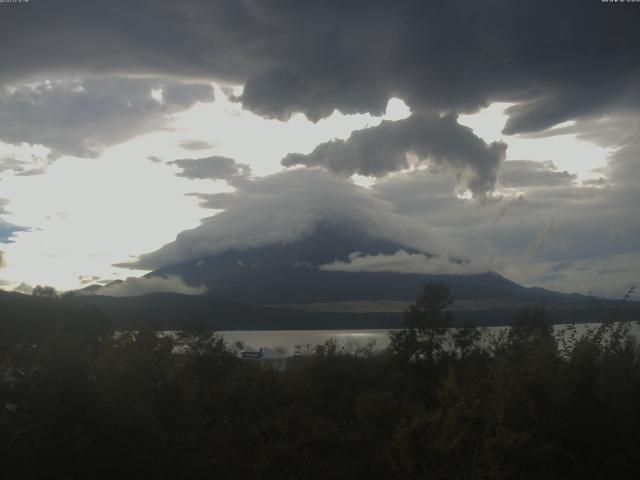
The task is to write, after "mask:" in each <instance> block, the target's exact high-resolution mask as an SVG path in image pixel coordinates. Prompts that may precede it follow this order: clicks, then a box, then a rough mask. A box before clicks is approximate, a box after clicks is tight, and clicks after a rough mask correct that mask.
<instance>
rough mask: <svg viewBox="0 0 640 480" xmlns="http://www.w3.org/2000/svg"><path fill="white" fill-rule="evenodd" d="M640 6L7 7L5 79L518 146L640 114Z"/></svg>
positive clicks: (3, 20) (189, 1) (224, 2)
mask: <svg viewBox="0 0 640 480" xmlns="http://www.w3.org/2000/svg"><path fill="white" fill-rule="evenodd" d="M639 19H640V10H639V9H637V8H635V5H626V6H620V5H606V4H602V3H601V2H599V1H596V0H591V1H584V0H565V1H562V2H557V1H555V0H554V1H551V0H541V1H537V2H513V1H511V0H491V1H489V2H477V1H476V0H463V1H456V2H442V1H424V0H405V1H402V0H400V1H397V2H389V1H386V0H366V1H365V0H360V1H353V2H342V1H338V0H334V1H327V0H322V1H321V0H310V1H306V2H296V1H281V0H221V1H204V0H182V1H180V2H175V1H169V0H156V1H151V0H131V1H129V2H127V4H126V6H124V5H122V4H120V3H119V2H103V1H87V0H82V1H81V0H60V1H57V2H42V1H41V2H37V1H33V2H30V4H29V5H26V6H24V7H21V8H3V10H2V16H1V17H0V26H1V31H2V37H1V40H2V44H3V45H10V46H11V47H10V48H3V49H2V51H1V52H0V64H2V65H3V69H2V74H0V79H3V80H4V81H5V82H15V81H17V80H21V79H25V78H33V77H40V76H42V75H56V74H58V75H66V74H69V73H71V74H79V75H84V74H87V73H98V74H109V73H114V72H118V73H121V72H128V73H143V74H162V75H169V76H177V77H182V78H200V79H202V78H207V79H217V80H223V81H229V82H234V83H242V84H246V88H245V90H244V93H243V94H242V95H241V96H240V100H241V101H242V102H243V103H244V104H245V106H246V107H247V108H250V109H251V110H253V111H256V112H259V113H261V114H263V115H266V116H272V117H279V118H285V117H287V116H288V115H289V114H290V113H291V112H294V111H302V112H304V113H306V114H307V115H308V116H309V117H310V118H313V119H317V118H320V117H323V116H326V115H328V114H329V113H331V112H332V111H333V109H334V108H338V109H340V110H341V111H343V112H345V113H346V112H366V111H367V112H374V113H381V112H382V111H384V108H385V105H386V102H387V100H388V99H389V98H390V97H391V96H398V97H400V98H402V99H404V100H405V101H406V102H407V104H409V105H410V106H411V108H412V110H413V111H414V112H419V111H430V110H436V111H441V112H442V111H444V112H450V111H455V112H460V111H471V110H475V109H478V108H479V107H481V106H484V105H486V104H487V103H488V102H491V101H495V100H505V101H519V102H521V104H520V105H519V106H518V107H515V108H514V109H513V110H512V111H511V114H512V118H511V119H510V121H509V123H508V124H507V128H506V130H507V131H508V132H509V133H516V132H525V131H534V130H539V129H544V128H547V127H550V126H552V125H554V124H557V123H561V122H563V121H565V120H569V119H571V118H576V117H579V116H583V115H587V114H591V113H593V112H596V111H602V110H603V109H608V108H614V107H615V106H616V105H620V104H623V103H624V104H629V103H634V102H635V104H636V105H637V104H638V96H639V95H638V72H639V70H638V67H639V65H640V59H639V57H638V55H637V44H638V40H639V39H640V29H638V28H637V24H638V20H639Z"/></svg>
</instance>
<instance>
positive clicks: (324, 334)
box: [218, 322, 640, 355]
mask: <svg viewBox="0 0 640 480" xmlns="http://www.w3.org/2000/svg"><path fill="white" fill-rule="evenodd" d="M599 325H600V324H597V323H578V324H576V325H575V328H576V334H577V336H580V335H582V334H584V333H585V332H586V331H588V330H589V329H595V328H597V327H598V326H599ZM630 326H631V334H632V335H634V336H635V337H636V338H639V337H640V325H638V324H637V323H636V322H633V323H631V325H630ZM566 327H567V325H554V327H553V328H554V330H556V331H560V330H562V329H564V328H566ZM508 328H509V327H487V328H486V330H487V331H488V332H489V333H491V334H494V335H497V334H499V333H500V332H501V331H504V330H507V329H508ZM389 332H390V330H251V331H248V330H247V331H245V330H233V331H221V332H218V333H220V334H221V335H222V337H223V338H224V339H225V341H226V342H227V343H228V344H229V345H234V344H235V343H236V342H242V343H243V344H244V345H245V346H247V347H252V348H260V347H266V348H271V349H275V348H278V347H280V348H283V349H284V350H285V351H286V353H288V354H289V355H292V354H293V353H294V352H295V351H296V346H301V347H302V349H303V350H304V349H309V350H312V349H313V348H314V347H315V346H317V345H321V344H323V343H324V342H326V341H327V340H329V339H335V340H336V341H337V342H338V345H340V346H350V345H359V346H365V345H367V344H368V343H371V342H374V350H383V349H385V348H387V346H389Z"/></svg>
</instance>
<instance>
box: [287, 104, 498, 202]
mask: <svg viewBox="0 0 640 480" xmlns="http://www.w3.org/2000/svg"><path fill="white" fill-rule="evenodd" d="M505 151H506V145H505V144H503V143H492V144H490V145H487V144H486V143H485V142H484V141H483V140H481V139H480V138H479V137H477V136H476V135H474V133H473V131H472V130H471V129H470V128H468V127H464V126H462V125H460V124H458V123H457V120H456V118H455V117H454V116H451V115H448V116H444V117H438V116H424V115H413V116H411V117H409V118H407V119H405V120H399V121H396V122H389V121H385V122H382V124H380V126H378V127H374V128H368V129H364V130H358V131H355V132H353V133H352V134H351V136H350V137H349V139H348V140H332V141H330V142H327V143H323V144H321V145H319V146H318V147H316V149H315V150H314V151H313V152H312V153H310V154H309V155H301V154H289V155H288V156H287V157H285V158H284V159H283V160H282V164H283V165H285V166H293V165H297V164H303V165H307V166H321V167H324V168H327V169H328V170H331V171H333V172H335V173H338V174H341V175H346V176H350V175H353V174H356V173H357V174H361V175H367V176H375V177H381V176H384V175H386V174H388V173H390V172H393V171H397V170H403V169H406V168H408V167H409V166H410V160H409V157H408V155H411V154H413V155H414V156H415V157H417V158H418V161H419V162H420V163H422V162H424V161H429V162H430V164H432V165H438V166H442V165H445V166H449V167H454V168H455V169H456V170H457V171H459V172H463V174H464V173H466V174H467V175H463V176H466V177H467V178H464V179H463V180H464V183H465V186H468V188H469V189H470V190H471V191H472V192H474V193H476V194H481V193H484V192H486V191H488V190H491V189H493V187H494V184H495V181H496V172H497V170H498V165H499V164H500V162H501V161H502V160H503V159H504V157H505Z"/></svg>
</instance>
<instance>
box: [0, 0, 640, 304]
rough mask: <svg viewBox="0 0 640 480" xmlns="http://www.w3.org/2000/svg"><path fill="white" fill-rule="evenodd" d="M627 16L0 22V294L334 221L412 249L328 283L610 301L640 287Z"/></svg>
mask: <svg viewBox="0 0 640 480" xmlns="http://www.w3.org/2000/svg"><path fill="white" fill-rule="evenodd" d="M639 21H640V3H618V4H616V3H602V2H600V1H599V0H563V1H560V2H558V1H557V0H556V1H548V0H541V1H537V2H526V3H525V2H512V1H507V0H491V1H490V2H477V1H474V0H458V1H454V2H440V1H424V0H406V1H396V2H388V1H378V0H368V1H364V0H354V1H353V2H342V1H337V0H335V1H333V0H323V1H315V0H309V1H305V2H295V1H285V0H278V1H276V0H226V1H204V0H182V1H180V2H175V1H173V2H169V1H167V0H155V1H150V0H130V1H128V2H104V1H94V0H82V1H80V0H56V1H53V0H30V1H28V2H26V1H25V2H19V3H0V44H1V45H3V48H2V49H0V65H1V68H0V288H5V289H14V288H23V289H24V288H27V287H25V285H29V286H33V285H37V284H47V285H52V286H54V287H56V288H58V289H61V290H68V289H76V288H80V287H83V286H86V285H89V284H93V283H106V282H109V281H111V280H114V279H125V278H128V277H139V276H141V275H143V274H145V273H147V272H149V271H151V270H154V269H157V268H161V267H164V266H167V265H171V264H174V263H177V262H181V261H186V260H191V259H195V258H199V257H202V256H206V255H210V254H213V253H217V252H221V251H224V250H225V249H230V248H248V247H252V246H258V245H261V244H267V243H270V242H283V241H291V240H294V239H296V238H299V237H301V236H303V235H305V234H307V233H308V232H309V231H310V230H312V228H313V226H314V225H315V224H317V222H318V221H321V220H326V219H340V220H344V221H348V222H360V223H361V224H362V225H363V226H364V227H365V228H366V229H367V230H368V231H369V232H370V233H371V234H373V235H376V236H379V237H383V238H389V239H394V240H397V241H399V243H402V244H404V245H406V246H407V251H402V250H401V251H398V252H397V253H396V254H395V255H390V256H386V257H384V258H381V257H380V256H368V257H367V256H362V255H358V254H357V252H354V254H353V255H352V256H351V257H350V258H349V260H348V261H340V262H334V263H333V264H330V265H325V266H323V267H322V268H324V269H333V270H336V269H337V270H345V271H398V272H425V273H431V272H437V273H452V274H464V273H478V272H484V271H495V272H498V273H500V274H502V275H504V276H506V277H507V278H509V279H511V280H514V281H516V282H519V283H522V284H523V285H527V286H541V287H545V288H549V289H554V290H558V291H563V292H578V293H584V294H586V293H588V292H589V291H591V292H594V293H596V294H599V295H607V296H614V297H621V296H622V295H624V293H625V292H626V291H627V289H628V288H629V287H631V286H632V285H636V284H637V282H638V279H639V277H640V276H639V275H638V272H639V270H640V215H639V213H638V205H640V121H639V120H638V119H639V118H640V116H639V115H638V113H640V56H639V55H637V45H638V43H639V41H640V29H638V28H637V25H638V22H639ZM410 249H413V250H418V251H420V252H423V253H424V254H426V255H421V254H415V253H408V252H409V250H410ZM431 258H433V259H434V260H433V261H431V260H429V259H431ZM452 258H453V259H465V260H466V262H465V263H464V265H465V267H464V268H462V267H461V264H460V263H459V262H451V261H450V259H452ZM130 282H132V284H135V286H136V288H138V287H139V286H140V285H139V282H138V283H135V281H134V280H131V281H130ZM172 282H175V284H176V285H177V286H176V288H174V290H176V289H177V291H181V290H180V289H182V290H184V289H185V288H188V287H185V286H184V285H180V282H179V279H177V280H176V279H172ZM21 285H22V287H20V286H21ZM152 287H153V288H156V289H166V288H167V285H164V286H162V285H156V284H154V285H153V286H152ZM119 288H120V287H119Z"/></svg>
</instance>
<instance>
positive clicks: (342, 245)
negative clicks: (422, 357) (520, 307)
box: [147, 225, 578, 305]
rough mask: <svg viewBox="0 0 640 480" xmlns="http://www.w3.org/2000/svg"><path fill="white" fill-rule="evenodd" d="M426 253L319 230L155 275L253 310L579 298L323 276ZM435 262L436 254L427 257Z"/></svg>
mask: <svg viewBox="0 0 640 480" xmlns="http://www.w3.org/2000/svg"><path fill="white" fill-rule="evenodd" d="M398 250H405V251H408V252H410V253H418V252H417V251H415V250H414V249H411V248H408V247H406V246H404V245H401V244H399V243H395V242H391V241H388V240H382V239H378V238H373V237H371V236H369V235H366V234H364V233H363V232H361V231H358V230H356V229H353V228H349V227H347V228H338V227H336V226H327V225H322V226H319V227H318V228H317V229H316V230H315V231H314V232H313V233H312V234H311V235H308V236H307V237H304V238H302V239H300V240H297V241H295V242H292V243H287V244H275V245H274V244H271V245H266V246H261V247H256V248H252V249H246V250H229V251H226V252H223V253H220V254H218V255H213V256H208V257H205V258H200V259H194V260H191V261H189V262H185V263H181V264H178V265H171V266H168V267H165V268H162V269H160V270H156V271H154V272H152V273H150V274H148V275H147V277H152V276H167V275H177V276H180V277H181V278H182V279H183V280H184V281H185V282H187V283H188V284H190V285H194V286H199V285H204V286H206V287H207V290H208V293H207V295H209V296H211V297H215V298H219V299H228V300H235V301H239V302H243V303H251V304H271V305H277V304H300V303H317V302H331V301H346V300H359V301H362V300H371V301H380V300H408V301H411V300H414V299H415V298H416V296H417V294H418V293H419V291H420V288H421V286H422V284H424V283H425V282H429V281H436V282H444V283H445V284H447V285H448V286H449V288H450V290H451V291H452V293H453V294H454V295H455V296H456V298H460V299H481V298H510V299H526V300H531V301H538V300H541V301H542V300H546V301H553V302H562V301H576V299H577V298H578V297H577V296H573V295H565V294H561V293H556V292H551V291H548V290H544V289H539V288H526V287H523V286H521V285H518V284H516V283H514V282H512V281H510V280H507V279H505V278H503V277H501V276H500V275H498V274H495V273H491V272H489V273H483V274H476V275H423V274H404V273H392V272H340V271H324V270H319V269H318V266H320V265H324V264H327V263H331V262H333V261H335V260H341V261H345V260H347V259H348V258H349V255H350V254H352V253H354V252H361V253H363V254H365V255H376V254H384V255H392V254H394V253H396V252H397V251H398ZM427 256H428V254H427Z"/></svg>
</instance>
